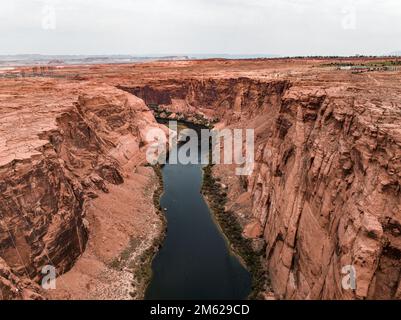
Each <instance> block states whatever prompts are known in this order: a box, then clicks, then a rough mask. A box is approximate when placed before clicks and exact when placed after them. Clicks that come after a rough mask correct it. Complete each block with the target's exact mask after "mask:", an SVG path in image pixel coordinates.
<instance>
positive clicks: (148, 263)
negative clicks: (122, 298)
mask: <svg viewBox="0 0 401 320" xmlns="http://www.w3.org/2000/svg"><path fill="white" fill-rule="evenodd" d="M151 167H152V168H153V170H154V172H155V176H156V179H157V187H156V188H155V190H154V191H153V206H154V208H155V210H156V213H157V214H158V215H159V216H160V218H161V222H162V225H161V230H158V231H157V233H156V236H155V237H154V238H153V239H151V244H150V245H147V244H146V243H145V242H146V241H141V240H140V239H136V238H131V239H130V241H129V244H128V246H127V247H126V248H125V249H124V251H123V252H122V253H121V254H120V255H119V256H118V257H116V258H114V259H113V261H111V262H110V264H109V266H110V268H112V269H115V270H123V269H128V270H130V272H131V273H132V276H133V279H132V282H131V285H132V287H133V288H134V290H133V291H131V292H130V293H129V294H130V296H131V298H133V299H144V298H145V293H146V290H147V287H148V285H149V283H150V281H151V279H152V262H153V259H154V257H155V256H156V254H157V252H158V251H159V249H160V247H161V246H162V245H163V241H164V238H165V235H166V230H167V220H166V217H165V215H164V214H163V210H162V208H161V206H160V198H161V196H162V194H163V190H164V188H163V177H162V173H161V166H160V165H155V166H151ZM146 246H147V247H146ZM141 247H145V248H141ZM141 249H142V250H141ZM137 250H141V251H142V252H141V253H139V255H135V252H136V251H137Z"/></svg>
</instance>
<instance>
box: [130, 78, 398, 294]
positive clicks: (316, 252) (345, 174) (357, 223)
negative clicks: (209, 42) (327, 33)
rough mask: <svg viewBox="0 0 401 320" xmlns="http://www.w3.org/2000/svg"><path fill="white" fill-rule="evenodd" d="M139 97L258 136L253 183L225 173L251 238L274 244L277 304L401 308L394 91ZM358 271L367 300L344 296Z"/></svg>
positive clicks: (326, 88) (342, 88)
mask: <svg viewBox="0 0 401 320" xmlns="http://www.w3.org/2000/svg"><path fill="white" fill-rule="evenodd" d="M132 92H134V93H136V94H138V96H140V97H142V98H144V99H145V102H147V103H154V104H162V105H164V106H165V108H166V109H168V110H170V111H172V112H177V111H180V112H182V113H184V114H186V115H187V116H188V117H190V116H191V115H192V114H193V113H194V112H196V110H197V109H199V111H200V112H202V113H204V114H206V115H209V116H211V117H217V118H218V119H220V120H221V121H222V122H223V123H221V124H219V126H220V127H221V126H231V127H233V128H254V129H255V136H256V149H257V154H256V167H255V170H254V172H253V174H252V175H251V176H250V177H248V178H246V179H241V180H240V179H237V178H233V177H232V175H233V172H232V171H230V172H229V173H227V172H225V173H221V175H222V177H223V181H225V182H226V183H227V184H228V185H229V186H230V188H229V190H230V192H229V197H230V198H231V201H230V203H229V209H230V210H231V211H234V212H236V213H237V215H239V218H240V219H241V220H242V221H243V222H244V225H246V226H245V234H247V235H248V236H251V237H259V236H261V237H263V239H264V241H265V242H266V265H267V269H268V271H269V274H270V279H271V284H272V288H273V290H274V292H275V294H276V295H277V296H278V297H281V298H287V299H333V298H337V299H353V298H358V299H361V298H369V299H383V298H401V283H400V271H401V262H400V258H401V237H400V233H401V198H400V182H401V180H400V179H401V171H400V169H401V161H400V159H401V132H400V128H399V121H400V119H401V108H400V104H399V92H398V91H397V90H396V89H395V88H393V89H390V90H387V91H384V90H383V88H379V87H377V88H375V90H372V91H371V90H368V89H367V88H365V89H361V88H356V87H354V86H351V85H347V84H335V85H330V84H321V83H318V82H315V83H310V82H309V83H302V82H299V83H292V82H289V81H271V82H268V83H261V82H259V81H254V80H249V79H235V80H206V81H200V80H188V82H185V83H181V84H180V83H178V82H176V81H171V82H170V83H169V82H158V83H155V84H153V87H152V88H149V87H147V88H134V89H132ZM380 92H381V94H380ZM378 96H379V97H380V98H378ZM178 101H179V103H178ZM208 112H209V113H208ZM215 173H216V174H219V170H216V171H215ZM234 180H235V181H234ZM348 265H349V266H353V267H354V268H355V271H356V290H346V289H344V288H343V287H342V278H343V277H344V276H345V275H346V274H342V268H343V267H345V266H348Z"/></svg>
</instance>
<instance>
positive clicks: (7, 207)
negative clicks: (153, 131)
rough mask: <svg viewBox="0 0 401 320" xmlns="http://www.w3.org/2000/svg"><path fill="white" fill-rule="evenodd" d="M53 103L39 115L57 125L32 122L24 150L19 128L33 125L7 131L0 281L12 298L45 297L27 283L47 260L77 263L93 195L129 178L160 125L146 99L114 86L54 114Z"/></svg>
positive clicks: (65, 265) (64, 265)
mask: <svg viewBox="0 0 401 320" xmlns="http://www.w3.org/2000/svg"><path fill="white" fill-rule="evenodd" d="M43 102H45V100H43ZM46 108H48V107H47V106H44V107H43V109H42V110H40V111H37V113H36V114H40V112H41V113H43V114H44V113H46V112H48V115H47V120H46V121H47V122H50V123H51V124H50V125H49V124H48V125H47V127H46V128H44V127H42V128H43V129H42V130H41V127H40V124H39V123H38V122H39V121H36V123H35V121H34V122H33V123H32V128H34V129H32V130H31V131H30V132H29V134H30V135H32V137H25V138H24V139H25V141H23V146H24V152H19V153H18V151H19V150H18V145H17V143H15V144H14V145H13V143H14V140H13V138H14V137H17V136H18V133H19V130H21V131H22V130H24V134H25V133H26V132H28V130H29V128H27V126H25V127H23V128H18V127H17V128H15V132H16V134H15V132H14V133H13V132H11V131H10V130H5V131H4V132H3V131H2V135H3V134H4V135H3V136H4V137H5V147H6V148H5V149H3V151H4V152H3V158H2V159H1V160H2V163H1V166H0V191H1V193H0V248H1V251H0V257H1V258H0V259H1V260H0V262H1V263H0V285H1V286H2V288H1V291H2V293H3V298H4V299H9V298H18V297H20V298H21V297H22V298H24V297H25V298H27V297H28V296H29V297H31V298H38V297H39V295H34V294H31V295H28V294H27V293H24V292H22V288H23V287H24V286H23V285H21V283H25V284H26V283H30V285H32V286H34V287H35V284H34V282H40V280H41V279H42V277H43V275H42V273H41V271H42V268H43V267H44V266H46V265H52V266H54V267H56V271H57V273H58V274H62V273H64V272H66V271H68V270H69V269H70V268H71V267H72V265H73V264H74V263H75V261H76V260H77V258H78V257H79V256H80V255H81V254H82V253H83V251H84V250H85V246H86V242H87V239H88V232H89V231H90V230H88V222H87V221H86V219H85V214H86V207H87V205H88V203H89V201H90V199H91V198H95V197H97V196H98V194H99V192H100V193H101V192H108V191H109V190H108V187H107V185H108V184H122V183H123V182H124V178H123V175H122V172H121V171H122V166H123V165H124V164H125V163H126V162H127V161H129V160H130V159H132V158H133V157H138V156H140V148H141V147H143V146H144V145H145V143H146V142H145V140H144V138H145V136H146V132H147V130H149V128H152V127H157V126H158V125H157V123H156V122H155V119H154V117H153V116H152V114H151V112H150V111H149V109H148V108H147V107H146V105H145V104H144V103H143V101H142V100H140V99H138V98H136V97H133V96H131V95H129V94H127V93H125V92H123V91H120V90H117V89H115V88H112V87H107V86H104V87H102V86H100V87H99V86H97V87H96V88H95V89H91V88H87V89H84V90H82V91H80V92H79V94H78V95H77V96H76V100H75V103H73V104H72V105H71V104H69V103H66V106H65V107H64V108H62V112H55V113H54V115H52V113H51V110H47V109H46ZM35 111H36V110H35ZM32 112H33V111H32ZM10 114H11V113H10ZM6 115H7V114H6ZM52 116H54V118H52ZM32 118H34V114H33V113H32ZM43 119H46V115H45V114H44V115H43ZM2 125H3V123H2ZM38 126H39V127H38ZM1 128H3V127H1ZM4 128H6V123H4ZM35 130H36V132H35ZM21 135H22V133H21ZM21 135H20V136H19V139H21V140H24V139H22V138H21ZM28 138H29V139H31V140H32V141H33V142H31V143H30V141H29V139H28ZM29 146H31V148H28V147H29ZM3 278H4V279H6V280H4V279H3ZM7 278H8V279H7ZM20 279H25V280H20ZM29 279H31V280H32V281H34V282H32V281H31V280H29ZM23 281H25V282H23ZM35 288H36V287H35Z"/></svg>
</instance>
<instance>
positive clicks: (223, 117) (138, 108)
mask: <svg viewBox="0 0 401 320" xmlns="http://www.w3.org/2000/svg"><path fill="white" fill-rule="evenodd" d="M347 60H350V62H352V63H354V64H355V65H358V64H363V63H365V62H369V61H365V60H364V59H363V58H361V59H359V58H353V59H342V60H341V61H336V60H327V59H273V60H265V59H261V60H241V61H234V60H232V61H231V60H230V61H226V60H206V61H174V62H166V61H164V62H152V63H144V64H136V65H97V66H80V67H76V66H71V67H65V68H60V69H57V71H55V74H54V75H52V76H51V77H48V78H46V77H41V78H34V79H30V78H25V79H2V80H1V86H0V111H1V117H0V151H1V152H0V289H1V292H2V296H1V297H2V298H4V299H27V298H41V297H43V296H46V297H51V298H67V299H74V298H80V299H86V298H110V297H112V298H129V297H130V296H132V297H135V298H140V297H141V293H140V288H142V287H143V282H141V280H140V279H139V278H140V277H142V276H140V275H138V276H137V277H136V276H135V275H134V278H135V277H136V279H134V281H133V283H134V284H135V286H134V287H135V288H129V286H130V282H131V281H132V276H133V275H132V274H131V272H132V270H131V269H130V268H131V266H132V265H136V263H137V260H138V257H141V254H142V253H144V252H147V251H148V249H149V248H150V247H151V244H152V242H153V240H154V239H155V238H157V235H158V234H160V232H161V230H162V227H161V225H162V222H161V221H162V219H161V217H160V216H158V215H157V213H156V212H155V210H154V208H153V205H152V199H151V198H152V194H153V191H154V189H155V185H156V183H157V179H155V177H154V175H153V174H152V170H150V169H149V168H143V167H142V166H141V164H143V163H144V150H145V148H146V141H145V139H144V137H145V135H146V131H147V130H148V129H149V128H151V127H153V126H157V124H156V123H155V120H154V116H153V115H152V113H151V112H150V111H149V109H148V107H147V106H146V104H147V105H149V106H151V107H152V106H156V105H157V107H158V108H161V109H160V110H159V111H160V113H161V114H163V113H164V114H163V115H164V116H165V117H166V118H170V119H187V120H190V121H200V122H201V123H204V121H206V122H207V123H213V122H214V123H216V122H218V123H217V124H216V128H222V127H232V128H254V129H255V137H256V150H257V152H256V165H255V169H254V171H253V173H252V175H251V176H248V177H237V176H235V175H234V171H233V170H234V167H233V166H230V165H220V166H215V168H214V174H216V175H218V176H220V177H221V178H222V182H223V183H224V184H225V185H226V186H228V189H227V194H228V198H229V202H228V204H227V214H235V215H236V216H237V217H238V219H239V221H240V222H241V224H242V225H243V228H244V236H246V237H249V238H252V239H254V240H255V243H256V244H258V247H259V248H260V247H262V248H263V246H261V244H260V242H264V244H265V246H266V250H265V256H264V264H265V266H266V269H267V270H268V272H269V276H270V281H271V287H272V289H273V291H274V293H275V295H276V297H279V298H286V299H308V298H309V299H334V298H337V299H364V298H368V299H386V298H389V299H399V298H401V284H400V275H401V260H400V258H401V238H400V234H401V200H400V199H401V197H400V178H401V171H400V166H401V161H400V157H401V146H400V144H401V129H400V120H401V107H400V101H401V99H400V98H401V89H400V80H399V79H400V75H401V73H400V71H399V70H390V71H375V72H369V73H360V74H353V73H352V72H350V71H342V70H336V69H335V68H332V67H330V66H331V65H333V64H334V63H345V62H347ZM371 60H372V61H374V62H375V63H376V62H377V60H378V59H371ZM372 61H370V62H372ZM53 76H57V78H52V77H53ZM117 88H120V89H123V90H124V91H128V92H129V93H127V92H124V91H123V90H119V89H117ZM132 94H133V95H132ZM134 95H136V96H137V97H135V96H134ZM138 97H139V98H138ZM145 103H146V104H145ZM131 194H132V195H133V197H131V196H130V195H131ZM116 259H117V260H116ZM139 260H141V259H139ZM47 264H53V265H55V266H56V268H57V272H58V274H59V275H60V274H62V273H65V274H64V275H63V276H62V277H60V278H59V279H60V281H59V282H58V289H57V290H56V291H55V292H52V293H51V294H49V293H48V292H43V290H42V291H41V290H40V289H39V286H38V283H40V281H41V278H42V276H43V275H42V274H41V271H42V268H43V266H44V265H47ZM347 266H352V267H354V268H355V271H356V289H355V290H352V289H347V288H346V287H345V288H344V287H343V286H342V282H343V281H342V280H343V277H344V276H345V275H344V274H342V270H343V268H344V267H347ZM137 269H138V268H137ZM68 270H70V271H68ZM67 271H68V272H67ZM134 273H135V272H134ZM113 284H114V286H113ZM127 284H128V285H127ZM130 290H132V291H133V292H130ZM135 290H136V291H135ZM266 297H268V298H270V296H269V295H266Z"/></svg>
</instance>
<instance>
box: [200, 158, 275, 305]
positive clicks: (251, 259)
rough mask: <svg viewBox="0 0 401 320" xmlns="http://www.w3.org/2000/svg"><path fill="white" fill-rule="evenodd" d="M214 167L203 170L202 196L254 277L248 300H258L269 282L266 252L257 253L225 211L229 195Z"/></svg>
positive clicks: (262, 250)
mask: <svg viewBox="0 0 401 320" xmlns="http://www.w3.org/2000/svg"><path fill="white" fill-rule="evenodd" d="M213 166H214V165H212V164H209V165H207V166H205V167H204V168H203V185H202V194H203V195H204V197H205V199H206V201H207V203H208V206H209V209H210V211H211V213H212V214H213V215H214V217H215V220H216V223H217V224H218V226H219V227H220V229H221V231H222V233H223V235H224V236H225V237H226V239H227V241H228V243H229V245H230V247H231V249H232V250H233V251H234V253H235V254H237V255H238V256H239V258H240V259H241V260H242V262H243V263H244V264H245V267H246V268H247V269H248V271H249V272H250V274H251V276H252V288H251V292H250V294H249V296H248V299H251V300H254V299H258V297H259V294H260V293H261V292H262V290H263V289H264V286H265V284H266V283H267V282H268V278H267V274H266V271H265V270H264V269H263V266H262V263H261V257H262V256H263V254H264V251H265V250H264V248H262V249H261V250H259V251H255V250H254V249H253V247H252V240H251V239H246V238H244V237H243V236H242V231H243V229H242V226H241V224H240V223H239V221H238V218H237V217H236V215H235V214H234V213H233V212H231V211H226V210H225V205H226V203H227V193H226V192H225V191H224V190H223V189H222V187H221V185H220V183H219V181H218V180H219V179H218V178H215V177H214V176H213V173H212V168H213Z"/></svg>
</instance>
